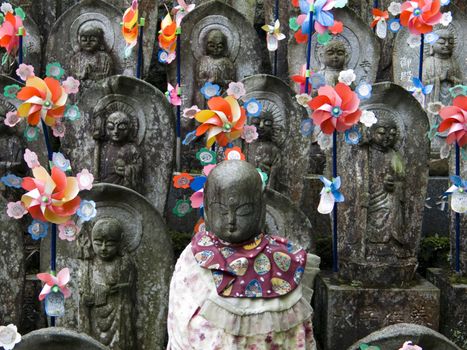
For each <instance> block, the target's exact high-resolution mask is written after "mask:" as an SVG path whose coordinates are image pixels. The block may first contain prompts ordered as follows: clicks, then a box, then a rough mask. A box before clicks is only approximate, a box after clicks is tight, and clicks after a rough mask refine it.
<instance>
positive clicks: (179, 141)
mask: <svg viewBox="0 0 467 350" xmlns="http://www.w3.org/2000/svg"><path fill="white" fill-rule="evenodd" d="M181 33H182V31H181V28H180V27H178V28H177V32H176V34H177V85H178V91H177V94H178V95H179V96H180V89H181V86H182V84H181V80H182V77H181V75H182V72H181V57H180V55H181V51H182V50H181V48H180V46H181V43H182V40H181V38H180V34H181ZM180 117H181V106H180V105H178V106H177V128H176V135H177V146H176V147H177V148H176V152H175V167H176V170H177V171H181V161H180V159H181V152H182V137H181V136H182V127H181V118H180Z"/></svg>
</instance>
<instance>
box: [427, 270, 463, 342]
mask: <svg viewBox="0 0 467 350" xmlns="http://www.w3.org/2000/svg"><path fill="white" fill-rule="evenodd" d="M450 273H451V271H448V270H443V269H437V268H436V269H435V268H431V269H427V272H426V277H427V279H428V280H429V281H430V282H431V283H433V284H434V285H435V286H436V287H438V288H439V290H440V292H441V298H440V321H439V330H440V332H441V333H442V334H444V335H445V336H446V337H448V338H449V339H451V340H452V341H453V342H454V343H456V344H457V345H458V346H459V347H460V348H461V349H467V312H466V311H467V284H453V283H451V282H450V280H449V275H450Z"/></svg>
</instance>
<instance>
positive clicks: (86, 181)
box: [76, 169, 94, 191]
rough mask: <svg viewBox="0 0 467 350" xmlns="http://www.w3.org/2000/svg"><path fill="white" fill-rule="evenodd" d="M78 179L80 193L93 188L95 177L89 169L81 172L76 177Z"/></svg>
mask: <svg viewBox="0 0 467 350" xmlns="http://www.w3.org/2000/svg"><path fill="white" fill-rule="evenodd" d="M76 178H77V179H78V188H79V190H80V191H82V190H90V189H91V188H92V183H93V182H94V176H93V175H92V174H91V173H90V172H89V170H88V169H83V170H81V172H80V173H78V174H77V175H76Z"/></svg>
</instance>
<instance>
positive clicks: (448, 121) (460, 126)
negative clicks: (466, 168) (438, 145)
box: [438, 96, 467, 147]
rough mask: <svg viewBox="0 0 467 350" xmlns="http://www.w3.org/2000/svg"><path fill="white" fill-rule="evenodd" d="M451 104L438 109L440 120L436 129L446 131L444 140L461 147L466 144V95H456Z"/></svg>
mask: <svg viewBox="0 0 467 350" xmlns="http://www.w3.org/2000/svg"><path fill="white" fill-rule="evenodd" d="M452 104H453V105H452V106H447V107H443V108H442V109H441V110H440V111H439V115H440V116H441V118H442V122H441V124H440V125H439V128H438V131H439V132H444V131H448V137H447V138H446V141H447V142H448V143H455V142H457V144H458V145H459V147H463V146H464V145H466V144H467V96H458V97H456V98H455V99H454V100H453V102H452Z"/></svg>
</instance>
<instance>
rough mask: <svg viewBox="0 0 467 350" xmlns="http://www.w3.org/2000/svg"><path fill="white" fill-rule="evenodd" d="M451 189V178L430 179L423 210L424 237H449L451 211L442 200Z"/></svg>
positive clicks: (438, 177)
mask: <svg viewBox="0 0 467 350" xmlns="http://www.w3.org/2000/svg"><path fill="white" fill-rule="evenodd" d="M448 188H449V178H447V177H442V176H432V177H430V178H429V179H428V186H427V194H426V197H427V200H426V202H425V209H424V210H423V222H422V236H423V237H428V236H435V235H439V236H447V235H448V234H449V222H450V216H451V210H450V209H449V205H448V204H447V203H445V201H443V200H442V196H443V194H444V192H445V191H446V189H448Z"/></svg>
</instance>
